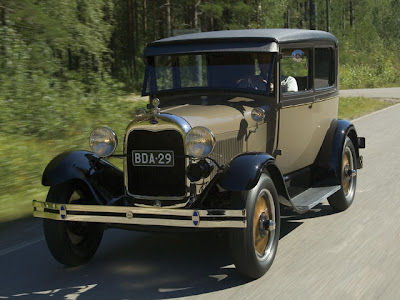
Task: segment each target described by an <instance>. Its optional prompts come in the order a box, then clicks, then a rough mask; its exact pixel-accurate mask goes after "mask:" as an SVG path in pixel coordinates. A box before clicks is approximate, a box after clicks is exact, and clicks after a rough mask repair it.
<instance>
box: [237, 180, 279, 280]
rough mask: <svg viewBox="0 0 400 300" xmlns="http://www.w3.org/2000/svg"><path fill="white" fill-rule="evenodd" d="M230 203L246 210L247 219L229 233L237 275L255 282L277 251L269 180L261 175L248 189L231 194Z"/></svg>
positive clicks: (276, 212) (275, 216) (276, 211)
mask: <svg viewBox="0 0 400 300" xmlns="http://www.w3.org/2000/svg"><path fill="white" fill-rule="evenodd" d="M232 200H233V204H234V205H235V206H237V205H238V204H239V205H242V206H241V207H246V220H247V228H245V229H235V230H232V231H231V232H230V247H231V250H232V257H233V260H234V263H235V265H236V268H237V270H238V271H239V272H240V273H241V274H243V275H245V276H246V277H249V278H252V279H256V278H259V277H261V276H262V275H264V274H265V273H266V272H267V271H268V269H269V268H270V267H271V265H272V262H273V261H274V258H275V254H276V250H277V248H278V242H279V233H280V209H279V202H278V194H277V192H276V189H275V186H274V184H273V182H272V180H271V179H270V178H269V177H268V176H267V175H265V174H262V175H261V177H260V180H259V182H258V184H257V185H256V186H255V187H254V188H253V189H252V190H250V191H246V192H242V193H238V194H235V195H234V199H232ZM239 207H240V206H239Z"/></svg>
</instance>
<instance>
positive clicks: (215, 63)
mask: <svg viewBox="0 0 400 300" xmlns="http://www.w3.org/2000/svg"><path fill="white" fill-rule="evenodd" d="M274 62H275V54H274V53H265V52H264V53H244V52H240V53H225V52H224V53H206V54H197V55H196V54H190V55H163V56H155V57H150V58H148V61H147V66H146V75H145V82H144V88H143V95H149V94H155V93H159V92H162V91H171V90H188V89H204V88H207V89H225V90H226V89H229V90H232V89H238V90H245V91H247V92H249V91H250V92H254V93H258V94H260V93H261V94H264V95H268V94H270V93H271V92H272V90H273V84H272V80H273V77H274V76H273V73H274V70H275V68H274Z"/></svg>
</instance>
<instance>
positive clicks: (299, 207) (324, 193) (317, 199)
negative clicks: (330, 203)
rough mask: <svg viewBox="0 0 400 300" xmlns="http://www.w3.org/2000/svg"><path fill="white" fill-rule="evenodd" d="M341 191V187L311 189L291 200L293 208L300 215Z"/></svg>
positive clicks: (331, 186)
mask: <svg viewBox="0 0 400 300" xmlns="http://www.w3.org/2000/svg"><path fill="white" fill-rule="evenodd" d="M338 190H340V185H330V186H316V187H311V188H309V189H308V190H306V191H304V192H303V193H301V194H299V195H297V196H296V197H294V198H292V199H291V202H292V205H293V208H294V210H295V211H296V212H298V213H304V212H306V211H308V210H310V209H311V208H313V207H314V206H316V205H318V204H319V203H321V202H322V201H324V200H325V199H326V198H328V197H329V196H331V195H333V194H334V193H336V192H337V191H338Z"/></svg>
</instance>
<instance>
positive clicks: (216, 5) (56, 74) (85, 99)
mask: <svg viewBox="0 0 400 300" xmlns="http://www.w3.org/2000/svg"><path fill="white" fill-rule="evenodd" d="M325 4H326V1H325V0H282V1H276V0H229V1H226V0H187V1H180V0H152V1H149V0H126V1H119V0H101V1H84V0H59V1H54V0H39V1H38V0H18V1H15V0H0V128H1V131H0V178H1V179H2V180H1V181H0V223H1V222H5V221H8V220H12V219H15V218H20V217H23V216H26V215H28V214H29V213H30V201H31V200H32V199H35V198H36V199H44V197H45V195H46V191H47V188H44V187H42V186H41V174H42V172H43V169H44V168H45V166H46V164H47V163H48V162H49V161H50V160H51V159H52V158H53V157H54V156H55V155H57V154H58V153H60V152H62V151H64V150H70V149H88V142H87V136H88V135H89V133H90V132H91V130H92V129H93V128H95V127H96V126H98V125H105V124H107V125H110V126H112V127H113V129H114V130H115V131H116V133H117V135H118V136H119V137H120V139H121V138H122V137H123V134H124V129H125V127H126V125H127V124H128V121H129V120H130V119H131V117H132V114H133V112H134V111H135V110H136V108H137V107H140V106H142V105H144V104H143V102H140V101H137V100H136V99H135V100H132V96H131V95H137V94H138V92H139V90H140V88H141V85H142V78H143V75H144V74H143V72H144V60H143V50H144V47H145V45H146V44H147V43H148V42H150V41H152V40H156V39H159V38H163V37H167V36H170V35H172V34H174V33H177V32H176V30H188V29H189V30H192V29H195V30H199V31H213V30H227V29H245V28H281V27H288V28H311V27H312V28H315V29H320V30H326V26H327V24H326V15H327V12H326V5H325ZM312 12H314V13H312ZM329 12H330V31H331V32H332V33H333V34H335V35H336V36H337V37H338V39H339V50H340V51H339V52H340V87H341V88H342V89H345V88H363V87H368V88H370V87H388V86H400V52H399V51H398V50H397V49H399V48H400V31H399V30H398V28H399V27H400V19H399V18H398V16H399V15H400V1H399V0H382V1H373V0H358V1H355V0H343V1H330V7H329ZM134 98H138V97H134ZM385 105H387V103H385V102H377V101H375V100H367V99H360V98H357V99H342V100H341V105H340V114H341V115H342V117H344V118H352V117H355V116H359V115H361V114H364V113H367V112H370V111H372V110H375V109H379V108H381V107H384V106H385ZM116 163H117V165H118V164H121V162H120V161H117V162H116Z"/></svg>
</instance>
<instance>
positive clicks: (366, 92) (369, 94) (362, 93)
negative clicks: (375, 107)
mask: <svg viewBox="0 0 400 300" xmlns="http://www.w3.org/2000/svg"><path fill="white" fill-rule="evenodd" d="M340 96H342V97H366V98H378V99H386V100H393V99H394V100H399V99H400V87H394V88H375V89H359V90H341V91H340Z"/></svg>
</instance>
